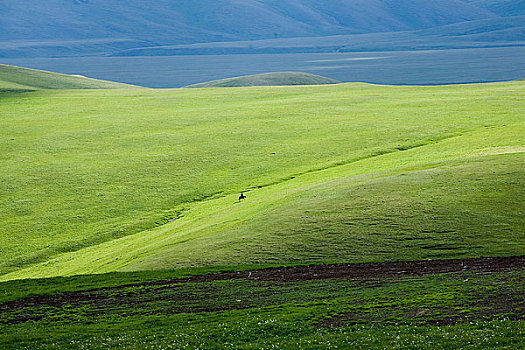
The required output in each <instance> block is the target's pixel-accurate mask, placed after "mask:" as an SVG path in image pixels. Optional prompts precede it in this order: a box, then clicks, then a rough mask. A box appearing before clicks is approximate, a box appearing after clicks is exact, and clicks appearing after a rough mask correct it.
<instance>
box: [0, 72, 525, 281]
mask: <svg viewBox="0 0 525 350" xmlns="http://www.w3.org/2000/svg"><path fill="white" fill-rule="evenodd" d="M524 90H525V83H524V82H522V81H516V82H506V83H492V84H476V85H456V86H434V87H410V86H397V87H392V86H375V85H368V84H339V85H327V86H312V87H305V86H301V87H255V88H232V89H199V90H193V89H182V90H148V89H143V90H141V89H122V90H92V91H88V90H69V91H58V90H56V91H55V90H46V91H35V92H29V93H23V94H21V93H14V92H9V93H6V92H4V93H1V94H0V105H1V114H2V118H1V119H0V139H1V140H2V142H0V183H2V186H1V187H0V218H1V220H0V231H1V232H2V234H1V235H0V250H1V254H0V273H1V274H3V276H2V277H1V278H2V279H4V280H8V279H17V278H27V277H49V276H62V275H73V274H86V273H104V272H111V271H139V270H158V269H172V268H178V267H189V266H212V265H238V264H264V263H272V264H281V263H284V264H288V263H298V262H301V263H305V262H321V261H324V262H326V261H328V262H339V261H344V262H351V261H363V260H368V261H379V260H384V261H386V260H397V259H406V260H410V259H427V258H441V257H450V258H452V257H467V256H481V255H490V256H494V255H521V254H524V252H525V234H524V229H523V217H524V211H525V203H524V201H523V198H524V194H525V193H524V191H525V186H524V184H525V167H524V164H525V162H524V161H525V140H524V135H525V119H524V115H523V111H524V108H525V102H524V99H523V97H524ZM240 191H248V192H247V193H246V194H247V199H246V200H245V201H243V202H240V203H238V202H237V197H238V195H239V193H240Z"/></svg>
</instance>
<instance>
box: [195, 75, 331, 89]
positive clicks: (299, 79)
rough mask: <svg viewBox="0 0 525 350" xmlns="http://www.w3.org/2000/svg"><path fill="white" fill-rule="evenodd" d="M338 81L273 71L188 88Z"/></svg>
mask: <svg viewBox="0 0 525 350" xmlns="http://www.w3.org/2000/svg"><path fill="white" fill-rule="evenodd" d="M337 83H338V81H337V80H334V79H330V78H326V77H322V76H320V75H315V74H310V73H302V72H275V73H264V74H256V75H247V76H243V77H236V78H229V79H221V80H214V81H209V82H205V83H200V84H193V85H189V86H187V87H189V88H214V87H246V86H284V85H324V84H337Z"/></svg>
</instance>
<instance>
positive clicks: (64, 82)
mask: <svg viewBox="0 0 525 350" xmlns="http://www.w3.org/2000/svg"><path fill="white" fill-rule="evenodd" d="M131 87H133V86H132V85H127V84H121V83H114V82H111V81H104V80H97V79H90V78H86V77H83V76H74V75H66V74H59V73H52V72H46V71H41V70H35V69H28V68H21V67H14V66H8V65H4V64H0V92H2V91H11V90H15V91H16V90H40V89H123V88H131ZM135 88H136V87H135Z"/></svg>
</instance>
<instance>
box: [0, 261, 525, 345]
mask: <svg viewBox="0 0 525 350" xmlns="http://www.w3.org/2000/svg"><path fill="white" fill-rule="evenodd" d="M524 272H525V271H523V270H520V269H518V270H516V271H505V272H496V273H479V272H478V273H476V272H469V271H463V272H459V273H452V274H451V273H448V274H437V275H426V276H411V277H398V278H388V279H382V280H379V279H358V280H334V279H327V280H324V279H323V280H310V281H288V282H276V281H265V280H246V279H239V280H225V281H208V282H190V283H181V282H179V283H177V282H173V283H171V284H163V285H154V284H152V285H148V284H146V285H129V286H121V287H117V288H100V287H99V288H96V289H89V290H86V291H85V292H80V294H76V297H73V295H72V294H67V293H65V291H66V290H71V288H70V287H73V288H75V287H76V288H77V289H78V290H82V289H83V287H82V286H84V288H85V286H89V285H90V283H95V284H98V285H99V286H100V278H99V277H97V276H81V277H79V276H77V277H71V278H54V279H48V280H27V281H20V282H19V283H14V281H13V282H3V283H0V291H2V292H3V293H2V295H0V303H5V302H7V301H10V300H11V301H13V300H20V298H22V297H26V298H27V297H29V296H32V297H35V296H39V295H45V294H46V291H45V286H46V285H53V286H54V287H55V288H58V290H55V291H54V293H56V294H53V295H52V296H50V298H48V299H47V300H48V301H40V302H38V301H35V302H33V301H32V302H31V303H30V305H25V306H24V307H21V306H17V304H13V305H11V306H8V307H5V305H7V304H0V311H1V312H0V344H2V348H3V349H22V348H31V349H79V348H86V349H87V348H89V349H107V348H114V349H117V348H120V349H121V348H126V349H196V348H201V349H203V348H204V349H273V348H280V349H282V348H285V349H337V348H385V347H386V348H389V349H443V348H468V349H488V348H508V349H519V348H520V346H521V345H522V341H523V339H524V336H525V334H524V332H525V327H524V322H523V295H524V293H525V289H524V286H525V284H524V283H523V276H524ZM123 275H129V273H127V274H112V275H105V276H104V282H103V283H102V284H106V285H108V284H112V283H114V285H115V286H118V285H120V284H121V283H122V282H123V280H122V277H123ZM158 277H160V276H159V273H158V272H157V273H152V272H148V273H143V274H142V275H141V277H139V278H138V280H140V279H143V280H145V281H151V280H154V279H156V278H158ZM66 286H68V287H66ZM20 287H22V288H20ZM20 290H23V292H22V293H21V292H20ZM502 301H503V302H502Z"/></svg>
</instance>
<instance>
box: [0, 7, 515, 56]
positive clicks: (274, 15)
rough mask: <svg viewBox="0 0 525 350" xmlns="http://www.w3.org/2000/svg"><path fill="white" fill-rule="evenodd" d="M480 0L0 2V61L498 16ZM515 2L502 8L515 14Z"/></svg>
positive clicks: (360, 31)
mask: <svg viewBox="0 0 525 350" xmlns="http://www.w3.org/2000/svg"><path fill="white" fill-rule="evenodd" d="M487 2H488V1H481V0H480V1H474V0H472V1H469V0H439V1H429V0H330V1H319V0H265V1H261V0H155V1H151V0H126V1H123V0H46V1H42V0H24V1H21V0H0V57H1V56H4V57H15V56H73V55H101V54H110V53H114V52H117V51H121V50H125V49H131V48H137V47H148V46H158V45H180V44H193V43H205V42H218V41H222V42H225V41H239V40H245V41H246V40H261V39H272V38H294V37H316V36H326V35H348V34H368V33H378V32H393V31H413V30H421V29H426V28H432V27H436V26H443V25H448V24H454V23H462V22H465V21H474V20H482V19H494V18H500V16H501V15H500V14H498V13H495V12H493V8H495V9H496V10H497V9H499V8H500V7H498V6H496V5H497V4H496V2H497V1H494V3H495V4H486V3H487ZM499 2H500V3H503V2H505V1H503V0H500V1H499ZM520 3H522V1H521V2H516V5H515V6H514V7H512V6H510V5H509V6H510V7H509V8H517V9H518V10H519V8H521V7H522V6H521V5H520ZM503 5H505V4H503ZM503 5H502V6H503ZM507 5H508V4H507ZM520 6H521V7H520ZM496 10H494V11H496ZM518 10H516V11H518ZM509 11H510V10H501V11H500V12H501V13H504V14H506V13H509ZM513 11H514V10H513Z"/></svg>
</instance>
